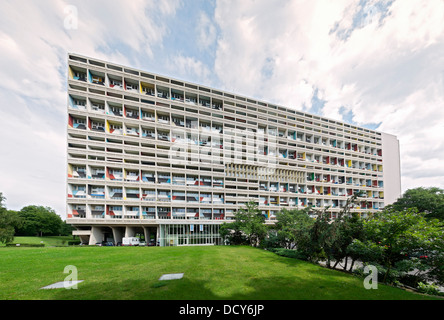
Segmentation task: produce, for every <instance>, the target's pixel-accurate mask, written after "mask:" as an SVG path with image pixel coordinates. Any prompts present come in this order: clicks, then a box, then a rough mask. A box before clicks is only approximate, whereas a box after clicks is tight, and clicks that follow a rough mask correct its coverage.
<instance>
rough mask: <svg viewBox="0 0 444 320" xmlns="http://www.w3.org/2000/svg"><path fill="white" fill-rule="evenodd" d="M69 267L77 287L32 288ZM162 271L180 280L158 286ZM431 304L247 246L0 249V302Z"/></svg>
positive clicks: (57, 278) (61, 275) (49, 281)
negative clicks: (338, 301)
mask: <svg viewBox="0 0 444 320" xmlns="http://www.w3.org/2000/svg"><path fill="white" fill-rule="evenodd" d="M67 265H74V266H76V268H77V270H78V280H84V282H82V283H80V284H79V285H78V289H77V290H66V289H55V290H39V288H41V287H44V286H47V285H49V284H52V283H55V282H59V281H63V280H64V279H65V277H67V276H68V274H64V273H63V270H64V268H65V266H67ZM165 273H184V278H183V279H180V280H171V281H158V279H159V277H160V276H161V275H162V274H165ZM21 299H26V300H148V299H149V300H295V299H310V300H312V299H345V300H356V299H365V300H370V299H376V300H381V299H383V300H385V299H387V300H405V299H432V298H431V297H427V296H424V295H419V294H415V293H412V292H407V291H404V290H401V289H397V288H393V287H389V286H384V285H381V284H380V285H379V288H378V290H366V289H364V287H363V279H360V278H357V277H354V276H351V275H348V274H345V273H342V272H338V271H334V270H329V269H325V268H322V267H320V266H317V265H313V264H310V263H307V262H304V261H300V260H296V259H290V258H286V257H281V256H278V255H276V254H274V253H271V252H268V251H264V250H260V249H255V248H251V247H229V246H220V247H219V246H216V247H166V248H161V247H87V246H85V247H68V248H59V247H56V248H51V247H42V248H0V300H21Z"/></svg>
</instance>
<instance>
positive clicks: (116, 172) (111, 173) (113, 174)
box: [106, 168, 123, 181]
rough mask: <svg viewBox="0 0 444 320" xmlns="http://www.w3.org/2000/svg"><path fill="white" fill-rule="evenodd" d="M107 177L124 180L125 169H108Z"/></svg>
mask: <svg viewBox="0 0 444 320" xmlns="http://www.w3.org/2000/svg"><path fill="white" fill-rule="evenodd" d="M106 177H107V178H108V179H109V180H111V181H123V171H122V169H113V168H107V169H106Z"/></svg>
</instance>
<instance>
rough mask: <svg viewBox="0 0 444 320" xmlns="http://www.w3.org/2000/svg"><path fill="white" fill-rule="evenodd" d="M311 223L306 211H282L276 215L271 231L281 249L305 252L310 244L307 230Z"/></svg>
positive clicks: (312, 220) (312, 221) (311, 219)
mask: <svg viewBox="0 0 444 320" xmlns="http://www.w3.org/2000/svg"><path fill="white" fill-rule="evenodd" d="M313 223H314V219H313V218H311V217H310V216H309V214H308V211H307V209H305V210H287V209H283V210H281V211H279V212H278V213H276V223H275V225H274V226H273V228H272V229H273V230H275V232H276V236H277V240H278V241H279V243H280V246H281V247H283V248H286V249H294V248H297V249H298V250H300V251H305V250H306V248H307V246H308V245H309V242H310V236H309V230H310V229H311V227H312V226H313Z"/></svg>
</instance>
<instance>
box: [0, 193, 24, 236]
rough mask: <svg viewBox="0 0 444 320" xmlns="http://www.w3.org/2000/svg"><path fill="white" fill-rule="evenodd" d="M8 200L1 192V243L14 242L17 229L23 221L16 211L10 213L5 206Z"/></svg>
mask: <svg viewBox="0 0 444 320" xmlns="http://www.w3.org/2000/svg"><path fill="white" fill-rule="evenodd" d="M4 200H6V198H5V197H4V196H3V194H2V193H1V192H0V243H8V242H12V241H13V240H14V234H15V229H16V228H18V227H20V226H21V224H22V220H21V219H20V217H19V216H18V215H17V213H16V212H14V211H8V210H7V209H6V207H5V206H4V205H3V201H4Z"/></svg>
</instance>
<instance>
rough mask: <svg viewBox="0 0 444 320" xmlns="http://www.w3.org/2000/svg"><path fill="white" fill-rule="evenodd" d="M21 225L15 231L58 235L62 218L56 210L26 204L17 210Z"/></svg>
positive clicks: (26, 234)
mask: <svg viewBox="0 0 444 320" xmlns="http://www.w3.org/2000/svg"><path fill="white" fill-rule="evenodd" d="M18 214H19V216H20V217H21V218H22V219H23V226H22V227H21V228H19V229H18V230H17V233H18V234H20V235H25V236H43V235H59V234H60V230H61V227H62V223H63V221H62V219H61V218H60V216H58V215H57V214H56V212H55V211H54V210H53V209H51V208H49V207H43V206H34V205H31V206H27V207H24V208H22V209H21V210H20V211H19V213H18Z"/></svg>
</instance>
